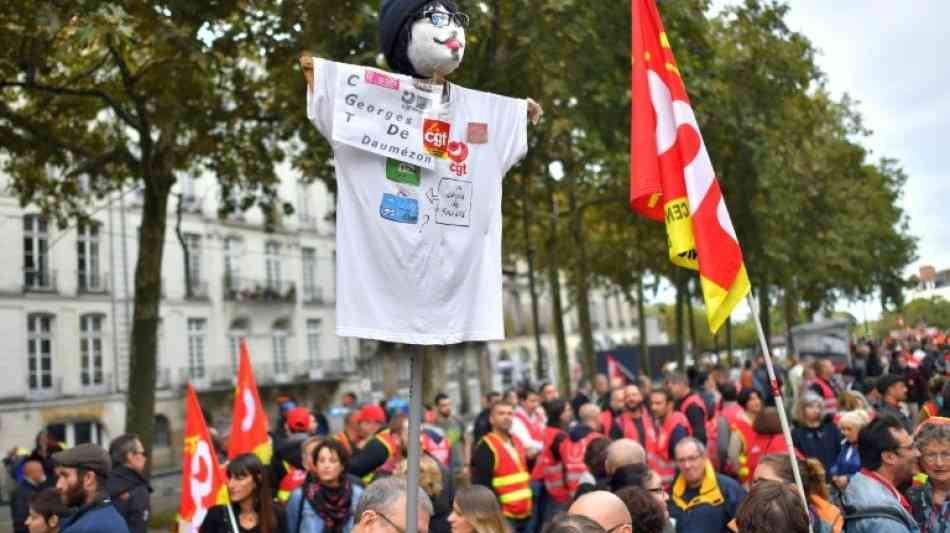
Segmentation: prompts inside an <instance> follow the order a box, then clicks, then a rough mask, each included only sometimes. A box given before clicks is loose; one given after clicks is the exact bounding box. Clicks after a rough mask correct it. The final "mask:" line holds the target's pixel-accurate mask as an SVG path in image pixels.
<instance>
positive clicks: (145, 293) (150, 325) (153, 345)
mask: <svg viewBox="0 0 950 533" xmlns="http://www.w3.org/2000/svg"><path fill="white" fill-rule="evenodd" d="M144 181H145V198H144V205H143V206H142V224H141V227H140V229H139V248H138V257H137V259H136V263H135V304H134V305H135V307H134V311H133V318H132V338H131V340H130V343H129V347H130V353H129V387H128V408H127V409H126V413H125V430H126V432H128V433H135V434H136V435H138V436H139V439H140V440H141V441H142V445H143V446H144V448H145V451H146V454H148V456H149V457H151V453H150V452H151V450H152V437H153V430H154V426H155V379H156V366H157V363H158V361H157V358H158V335H157V334H158V322H159V319H160V315H159V304H160V303H161V296H162V255H163V254H164V251H165V225H166V223H167V219H168V211H167V209H168V196H169V191H170V189H171V183H172V180H171V179H163V178H158V177H150V176H145V179H144ZM123 238H125V236H124V235H123ZM148 468H149V470H150V469H151V464H149V465H148Z"/></svg>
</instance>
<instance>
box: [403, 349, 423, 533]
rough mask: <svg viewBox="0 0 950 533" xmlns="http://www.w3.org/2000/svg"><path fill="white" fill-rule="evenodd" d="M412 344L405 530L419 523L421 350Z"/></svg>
mask: <svg viewBox="0 0 950 533" xmlns="http://www.w3.org/2000/svg"><path fill="white" fill-rule="evenodd" d="M424 349H425V347H424V346H412V347H411V353H410V357H411V358H410V360H409V375H410V377H409V379H410V383H409V444H408V445H407V447H408V449H409V455H408V456H407V458H406V488H407V491H406V531H416V524H418V523H419V518H418V513H419V456H420V453H421V448H422V442H421V441H422V436H421V426H422V351H423V350H424Z"/></svg>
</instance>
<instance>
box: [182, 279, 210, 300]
mask: <svg viewBox="0 0 950 533" xmlns="http://www.w3.org/2000/svg"><path fill="white" fill-rule="evenodd" d="M189 288H190V290H186V291H185V298H188V299H191V300H206V299H207V298H208V282H207V281H201V280H194V281H192V282H191V283H190V284H187V283H186V284H185V289H189Z"/></svg>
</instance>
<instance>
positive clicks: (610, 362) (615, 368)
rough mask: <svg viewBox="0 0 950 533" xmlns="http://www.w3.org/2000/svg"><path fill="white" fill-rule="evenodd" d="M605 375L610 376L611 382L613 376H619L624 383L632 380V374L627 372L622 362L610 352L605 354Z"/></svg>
mask: <svg viewBox="0 0 950 533" xmlns="http://www.w3.org/2000/svg"><path fill="white" fill-rule="evenodd" d="M607 377H608V378H610V381H611V382H613V380H614V378H620V379H621V380H623V382H624V383H630V382H632V381H633V376H631V375H630V374H629V373H628V372H627V369H626V368H624V366H623V364H622V363H621V362H620V361H617V359H615V358H614V356H612V355H610V354H607Z"/></svg>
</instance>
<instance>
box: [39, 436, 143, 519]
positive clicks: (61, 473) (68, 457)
mask: <svg viewBox="0 0 950 533" xmlns="http://www.w3.org/2000/svg"><path fill="white" fill-rule="evenodd" d="M53 462H54V464H55V472H56V490H57V492H59V495H60V497H61V498H62V499H63V503H64V504H66V506H67V507H71V508H75V509H76V511H75V513H74V514H73V515H72V516H70V517H69V518H67V519H66V520H65V521H64V522H63V527H62V528H61V529H60V531H61V532H62V533H128V532H129V527H128V525H127V524H126V523H125V520H124V519H123V518H122V515H120V514H119V512H118V511H116V510H115V507H113V506H112V502H111V501H110V500H109V496H108V494H107V492H106V481H107V479H108V478H109V473H110V472H111V470H112V468H111V466H112V461H111V459H110V458H109V453H108V452H106V451H105V450H104V449H102V448H101V447H99V446H97V445H95V444H91V443H86V444H80V445H79V446H76V447H75V448H72V449H70V450H66V451H63V452H59V453H55V454H53Z"/></svg>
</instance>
